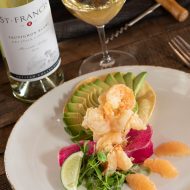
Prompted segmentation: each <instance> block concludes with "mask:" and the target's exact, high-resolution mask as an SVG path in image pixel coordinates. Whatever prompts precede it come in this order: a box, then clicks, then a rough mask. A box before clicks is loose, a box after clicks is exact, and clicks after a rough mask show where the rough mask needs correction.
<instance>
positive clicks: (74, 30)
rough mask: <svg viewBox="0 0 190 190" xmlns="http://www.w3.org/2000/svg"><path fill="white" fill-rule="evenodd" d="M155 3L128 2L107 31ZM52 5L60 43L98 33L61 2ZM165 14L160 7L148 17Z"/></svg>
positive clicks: (188, 2)
mask: <svg viewBox="0 0 190 190" xmlns="http://www.w3.org/2000/svg"><path fill="white" fill-rule="evenodd" d="M177 1H178V2H179V3H180V4H181V5H182V6H184V7H187V6H188V5H190V0H177ZM155 3H156V1H155V0H126V3H125V5H124V6H123V8H122V10H121V11H120V12H119V14H118V15H117V16H116V17H115V18H114V19H113V20H112V21H111V22H110V23H109V24H107V25H106V29H110V28H119V27H120V26H122V25H123V24H124V23H125V22H128V21H130V20H131V19H133V18H134V17H136V16H138V15H139V14H140V13H142V12H143V11H145V10H146V9H148V8H149V7H150V6H151V5H154V4H155ZM50 5H51V8H52V15H53V19H54V23H55V30H56V34H57V38H58V41H59V42H60V41H62V40H64V39H68V38H74V37H79V36H82V35H86V34H89V33H91V32H94V31H96V28H95V27H93V26H91V25H89V24H86V23H84V22H83V21H80V20H78V19H77V18H75V17H74V16H72V15H71V14H70V13H69V11H68V10H67V9H66V8H65V7H64V5H63V4H62V2H61V0H50ZM164 14H169V13H168V12H167V11H165V10H164V9H163V8H162V7H160V8H158V9H157V10H156V11H155V12H153V13H152V14H151V15H149V16H148V17H157V16H160V15H164Z"/></svg>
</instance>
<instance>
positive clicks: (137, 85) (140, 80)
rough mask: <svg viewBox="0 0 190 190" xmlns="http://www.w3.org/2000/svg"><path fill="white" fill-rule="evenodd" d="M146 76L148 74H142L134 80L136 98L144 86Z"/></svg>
mask: <svg viewBox="0 0 190 190" xmlns="http://www.w3.org/2000/svg"><path fill="white" fill-rule="evenodd" d="M146 75H147V72H141V73H139V74H138V75H137V76H136V77H135V78H134V81H133V91H134V94H135V96H136V95H137V94H138V92H139V90H140V89H141V87H142V86H143V84H144V81H145V78H146Z"/></svg>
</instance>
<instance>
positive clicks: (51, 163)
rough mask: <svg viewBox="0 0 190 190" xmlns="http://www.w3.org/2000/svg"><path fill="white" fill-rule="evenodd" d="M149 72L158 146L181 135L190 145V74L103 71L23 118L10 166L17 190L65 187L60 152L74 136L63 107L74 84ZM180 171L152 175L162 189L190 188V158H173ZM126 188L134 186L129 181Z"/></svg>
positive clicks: (64, 88) (9, 153) (55, 93)
mask: <svg viewBox="0 0 190 190" xmlns="http://www.w3.org/2000/svg"><path fill="white" fill-rule="evenodd" d="M113 71H114V72H115V71H121V72H127V71H132V72H134V73H136V74H138V73H139V72H141V71H147V72H148V77H147V81H148V82H149V83H150V84H151V85H152V87H153V88H154V89H155V92H156V94H157V103H156V107H155V111H154V112H153V116H152V118H151V121H150V123H151V124H152V125H153V128H154V135H153V142H154V144H155V146H157V145H158V144H160V143H161V142H164V141H170V140H179V141H182V142H184V143H186V144H188V145H190V75H189V74H187V73H184V72H180V71H177V70H173V69H166V68H161V67H149V66H129V67H127V66H126V67H117V68H112V69H107V70H102V71H97V72H94V73H90V74H87V75H83V76H81V77H78V78H75V79H73V80H71V81H68V82H65V83H64V84H63V85H60V86H59V87H57V88H55V89H54V90H52V91H50V92H49V93H48V94H46V95H45V96H43V97H42V98H40V99H39V100H38V101H37V102H35V103H34V104H33V105H32V106H31V107H30V108H29V109H28V110H27V111H26V112H25V113H24V114H23V116H22V117H21V118H20V119H19V121H18V122H17V124H16V125H15V127H14V129H13V131H12V133H11V135H10V138H9V140H8V143H7V148H6V152H5V169H6V173H7V176H8V179H9V181H10V183H11V184H12V186H13V188H14V189H16V190H26V189H27V190H34V189H35V190H61V189H63V187H62V184H61V180H60V168H59V165H58V161H57V154H58V152H59V150H60V148H61V147H63V146H66V145H69V144H70V143H71V141H70V140H69V136H68V135H67V134H66V133H65V131H64V127H63V125H64V124H63V123H62V121H61V117H62V109H63V106H64V102H65V100H66V99H67V98H68V96H69V93H70V92H71V90H72V88H73V87H74V86H75V85H76V84H77V83H78V82H79V81H81V80H83V79H85V78H88V77H91V76H97V75H102V74H104V73H108V72H113ZM169 160H170V161H171V162H172V163H173V165H174V166H176V168H177V169H178V170H179V173H180V174H179V176H178V177H177V178H175V179H170V180H168V179H164V178H161V177H160V176H159V175H157V174H151V176H150V177H151V179H152V180H153V181H154V182H155V184H156V186H157V189H158V190H168V189H172V190H189V189H190V166H189V163H190V157H183V158H169ZM123 189H129V188H128V187H127V186H125V187H124V188H123Z"/></svg>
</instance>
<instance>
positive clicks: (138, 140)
mask: <svg viewBox="0 0 190 190" xmlns="http://www.w3.org/2000/svg"><path fill="white" fill-rule="evenodd" d="M151 137H152V128H151V126H150V125H148V126H147V129H146V130H134V129H131V130H130V132H129V133H128V134H127V139H128V144H127V146H126V148H125V152H126V153H127V155H128V156H129V157H133V158H134V160H133V162H134V163H141V162H143V161H144V160H145V159H146V158H148V157H150V156H151V155H152V154H153V143H152V142H151Z"/></svg>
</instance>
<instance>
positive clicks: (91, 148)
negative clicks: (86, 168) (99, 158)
mask: <svg viewBox="0 0 190 190" xmlns="http://www.w3.org/2000/svg"><path fill="white" fill-rule="evenodd" d="M80 144H81V145H83V144H84V142H82V141H81V142H80ZM78 151H80V146H79V145H78V144H72V145H69V146H65V147H63V148H62V149H61V150H60V151H59V155H58V160H59V165H60V166H62V164H63V163H64V161H65V160H66V159H67V158H68V157H69V156H70V155H71V154H73V153H75V152H78ZM94 152H95V142H94V141H89V142H88V153H87V154H88V155H91V154H93V153H94Z"/></svg>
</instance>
